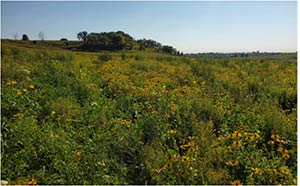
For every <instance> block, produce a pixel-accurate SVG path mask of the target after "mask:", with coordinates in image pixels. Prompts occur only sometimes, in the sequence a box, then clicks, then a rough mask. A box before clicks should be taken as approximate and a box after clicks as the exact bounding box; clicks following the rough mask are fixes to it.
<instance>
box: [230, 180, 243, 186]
mask: <svg viewBox="0 0 300 186" xmlns="http://www.w3.org/2000/svg"><path fill="white" fill-rule="evenodd" d="M231 184H232V185H236V186H238V185H242V182H241V180H234V181H233V182H232V183H231Z"/></svg>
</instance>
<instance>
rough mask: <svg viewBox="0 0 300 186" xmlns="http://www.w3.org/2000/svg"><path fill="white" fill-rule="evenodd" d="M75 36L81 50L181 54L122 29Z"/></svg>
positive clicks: (64, 39)
mask: <svg viewBox="0 0 300 186" xmlns="http://www.w3.org/2000/svg"><path fill="white" fill-rule="evenodd" d="M13 37H14V39H15V40H17V39H18V37H19V36H18V34H14V35H13ZM38 38H39V39H40V40H41V41H44V40H45V38H46V37H45V34H44V32H39V34H38ZM77 38H78V39H79V40H80V41H82V44H81V46H80V47H79V48H80V49H81V50H86V51H97V50H132V49H135V50H146V49H153V50H155V51H157V52H164V53H168V54H173V55H183V52H180V51H178V50H177V49H176V48H174V47H172V46H169V45H162V44H161V43H159V42H157V41H154V40H152V39H145V38H144V39H138V40H136V39H134V38H133V37H132V36H130V35H129V34H127V33H125V32H123V31H117V32H101V33H95V32H92V33H88V32H86V31H82V32H79V33H77ZM21 40H23V41H28V40H30V39H29V37H28V35H27V34H23V35H22V39H21ZM60 41H65V42H67V41H68V39H67V38H62V39H60Z"/></svg>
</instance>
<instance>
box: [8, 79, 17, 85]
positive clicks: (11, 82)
mask: <svg viewBox="0 0 300 186" xmlns="http://www.w3.org/2000/svg"><path fill="white" fill-rule="evenodd" d="M15 84H17V82H16V81H14V80H13V81H9V82H7V83H6V85H8V86H10V85H15Z"/></svg>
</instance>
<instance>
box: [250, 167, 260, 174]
mask: <svg viewBox="0 0 300 186" xmlns="http://www.w3.org/2000/svg"><path fill="white" fill-rule="evenodd" d="M251 170H252V171H253V172H254V173H255V174H257V175H261V174H262V171H261V170H260V168H251Z"/></svg>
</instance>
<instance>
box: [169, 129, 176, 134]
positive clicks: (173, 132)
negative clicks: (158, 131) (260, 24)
mask: <svg viewBox="0 0 300 186" xmlns="http://www.w3.org/2000/svg"><path fill="white" fill-rule="evenodd" d="M167 133H168V134H176V133H177V131H176V130H172V129H170V130H168V132H167Z"/></svg>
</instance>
